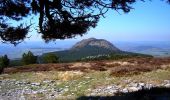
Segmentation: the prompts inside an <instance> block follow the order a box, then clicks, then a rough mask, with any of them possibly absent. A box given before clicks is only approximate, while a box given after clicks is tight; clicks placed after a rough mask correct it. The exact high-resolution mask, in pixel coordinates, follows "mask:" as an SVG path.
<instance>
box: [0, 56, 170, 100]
mask: <svg viewBox="0 0 170 100" xmlns="http://www.w3.org/2000/svg"><path fill="white" fill-rule="evenodd" d="M60 65H61V66H60ZM48 66H49V65H48ZM40 67H43V68H40ZM40 67H39V65H29V66H26V67H19V68H8V69H5V73H4V74H2V75H0V100H74V99H77V98H79V97H81V96H87V97H88V96H115V95H117V94H119V93H131V92H134V91H139V90H142V89H151V88H153V87H166V88H170V60H169V58H168V59H162V60H160V59H154V60H152V59H144V60H143V59H138V60H134V59H132V60H129V59H128V60H126V61H124V60H123V61H103V62H102V61H101V62H99V61H98V62H87V63H86V62H83V63H81V62H79V63H72V64H58V65H51V67H50V68H48V67H47V66H46V65H40ZM44 69H50V70H44ZM52 69H54V70H53V71H52ZM84 69H86V70H84ZM104 69H106V70H104ZM115 73H116V74H115ZM127 73H128V74H127ZM169 94H170V93H169ZM79 100H81V99H79ZM125 100H126V99H125ZM158 100H159V99H158ZM164 100H169V99H164Z"/></svg>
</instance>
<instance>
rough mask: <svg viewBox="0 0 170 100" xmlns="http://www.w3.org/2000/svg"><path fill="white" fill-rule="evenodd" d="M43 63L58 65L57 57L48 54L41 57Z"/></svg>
mask: <svg viewBox="0 0 170 100" xmlns="http://www.w3.org/2000/svg"><path fill="white" fill-rule="evenodd" d="M43 61H44V63H58V62H59V57H57V56H56V55H55V54H52V53H48V54H45V55H44V56H43Z"/></svg>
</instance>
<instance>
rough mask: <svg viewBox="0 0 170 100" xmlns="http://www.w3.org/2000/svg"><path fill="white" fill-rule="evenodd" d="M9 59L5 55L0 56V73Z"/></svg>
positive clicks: (6, 65) (7, 64)
mask: <svg viewBox="0 0 170 100" xmlns="http://www.w3.org/2000/svg"><path fill="white" fill-rule="evenodd" d="M9 61H10V60H9V59H8V56H7V55H4V56H2V57H0V74H1V73H2V72H3V70H4V68H5V67H8V66H9Z"/></svg>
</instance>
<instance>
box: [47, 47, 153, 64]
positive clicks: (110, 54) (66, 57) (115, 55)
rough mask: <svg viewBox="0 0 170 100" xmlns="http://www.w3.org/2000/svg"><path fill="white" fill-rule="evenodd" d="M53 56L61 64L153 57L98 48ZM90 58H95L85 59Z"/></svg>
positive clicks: (88, 48)
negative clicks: (58, 59) (57, 58)
mask: <svg viewBox="0 0 170 100" xmlns="http://www.w3.org/2000/svg"><path fill="white" fill-rule="evenodd" d="M52 54H55V55H57V56H58V57H59V58H60V62H74V61H92V60H118V59H123V58H130V57H148V56H149V57H152V56H150V55H144V54H138V53H131V52H124V51H118V52H115V51H113V50H110V49H106V48H101V47H96V46H85V47H83V48H81V49H77V50H65V51H57V52H52ZM44 55H45V54H44ZM99 55H103V56H99ZM89 56H93V57H94V58H90V59H83V58H87V57H89ZM95 56H96V57H95ZM97 56H99V57H97Z"/></svg>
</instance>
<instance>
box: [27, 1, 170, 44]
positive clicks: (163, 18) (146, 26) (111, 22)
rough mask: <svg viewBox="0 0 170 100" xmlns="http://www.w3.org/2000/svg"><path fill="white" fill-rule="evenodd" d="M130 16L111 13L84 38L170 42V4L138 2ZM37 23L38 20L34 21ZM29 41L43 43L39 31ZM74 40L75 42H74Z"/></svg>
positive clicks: (111, 11)
mask: <svg viewBox="0 0 170 100" xmlns="http://www.w3.org/2000/svg"><path fill="white" fill-rule="evenodd" d="M133 7H134V8H135V9H133V10H131V12H130V13H128V14H124V13H123V12H121V11H120V12H119V13H118V12H116V11H114V10H110V11H109V12H108V13H107V14H106V16H105V17H106V18H101V19H100V21H99V23H98V26H97V27H96V28H94V29H91V30H90V31H89V32H88V33H87V34H86V35H84V36H83V37H79V36H77V37H75V39H78V40H81V39H84V38H90V37H95V38H103V39H107V40H110V41H168V40H170V5H169V4H167V3H165V1H162V0H153V1H152V2H150V1H149V0H148V2H137V3H135V4H134V5H133ZM35 20H36V22H37V19H36V18H35ZM29 36H32V37H31V39H30V40H29V41H42V40H41V38H40V35H38V34H37V33H36V31H32V32H31V33H30V34H29ZM73 40H74V39H73Z"/></svg>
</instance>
